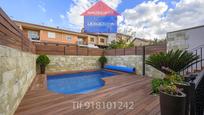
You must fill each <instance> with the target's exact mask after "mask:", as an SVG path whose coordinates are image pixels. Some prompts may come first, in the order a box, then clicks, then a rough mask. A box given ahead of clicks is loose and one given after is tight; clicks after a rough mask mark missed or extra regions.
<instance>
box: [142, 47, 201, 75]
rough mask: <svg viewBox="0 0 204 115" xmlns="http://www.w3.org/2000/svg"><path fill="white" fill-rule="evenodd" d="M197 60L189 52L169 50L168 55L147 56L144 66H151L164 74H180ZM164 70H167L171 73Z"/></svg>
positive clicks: (162, 53) (196, 57)
mask: <svg viewBox="0 0 204 115" xmlns="http://www.w3.org/2000/svg"><path fill="white" fill-rule="evenodd" d="M197 59H199V57H198V56H196V55H195V54H193V53H191V52H188V51H183V50H176V51H173V50H171V51H169V52H168V53H164V52H161V53H158V54H153V55H151V56H149V57H148V59H147V60H146V64H148V65H151V66H153V67H154V68H156V69H158V70H159V71H161V72H163V73H165V74H172V71H174V72H180V71H181V70H183V69H185V68H186V67H187V66H188V65H189V64H190V63H192V62H194V61H196V60H197ZM165 68H169V69H170V70H172V71H169V70H168V69H165Z"/></svg>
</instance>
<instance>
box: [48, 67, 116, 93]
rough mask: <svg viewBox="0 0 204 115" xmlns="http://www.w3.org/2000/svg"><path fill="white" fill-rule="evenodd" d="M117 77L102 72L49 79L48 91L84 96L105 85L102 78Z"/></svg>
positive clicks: (111, 73) (54, 76) (110, 73)
mask: <svg viewBox="0 0 204 115" xmlns="http://www.w3.org/2000/svg"><path fill="white" fill-rule="evenodd" d="M114 75H117V73H113V72H109V71H105V70H100V71H95V72H80V73H73V74H64V75H53V76H48V77H47V86H48V90H50V91H53V92H56V93H62V94H84V93H88V92H92V91H95V90H97V89H99V88H101V87H103V86H104V85H105V82H104V81H103V80H102V78H105V77H110V76H114Z"/></svg>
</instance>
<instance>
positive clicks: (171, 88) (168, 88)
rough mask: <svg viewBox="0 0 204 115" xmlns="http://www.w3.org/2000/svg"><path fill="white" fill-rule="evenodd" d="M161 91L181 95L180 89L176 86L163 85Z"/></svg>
mask: <svg viewBox="0 0 204 115" xmlns="http://www.w3.org/2000/svg"><path fill="white" fill-rule="evenodd" d="M160 91H162V92H165V93H167V94H170V95H181V93H180V89H179V88H177V87H176V85H162V86H161V87H160Z"/></svg>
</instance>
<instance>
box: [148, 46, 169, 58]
mask: <svg viewBox="0 0 204 115" xmlns="http://www.w3.org/2000/svg"><path fill="white" fill-rule="evenodd" d="M160 52H166V45H165V44H164V45H163V44H161V45H152V46H146V47H145V54H146V55H151V54H155V53H160Z"/></svg>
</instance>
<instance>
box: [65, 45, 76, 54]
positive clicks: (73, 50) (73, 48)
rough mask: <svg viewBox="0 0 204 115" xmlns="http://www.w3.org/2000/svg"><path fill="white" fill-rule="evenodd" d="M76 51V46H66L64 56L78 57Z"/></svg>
mask: <svg viewBox="0 0 204 115" xmlns="http://www.w3.org/2000/svg"><path fill="white" fill-rule="evenodd" d="M77 50H78V47H77V46H66V48H65V55H78V53H77Z"/></svg>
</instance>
